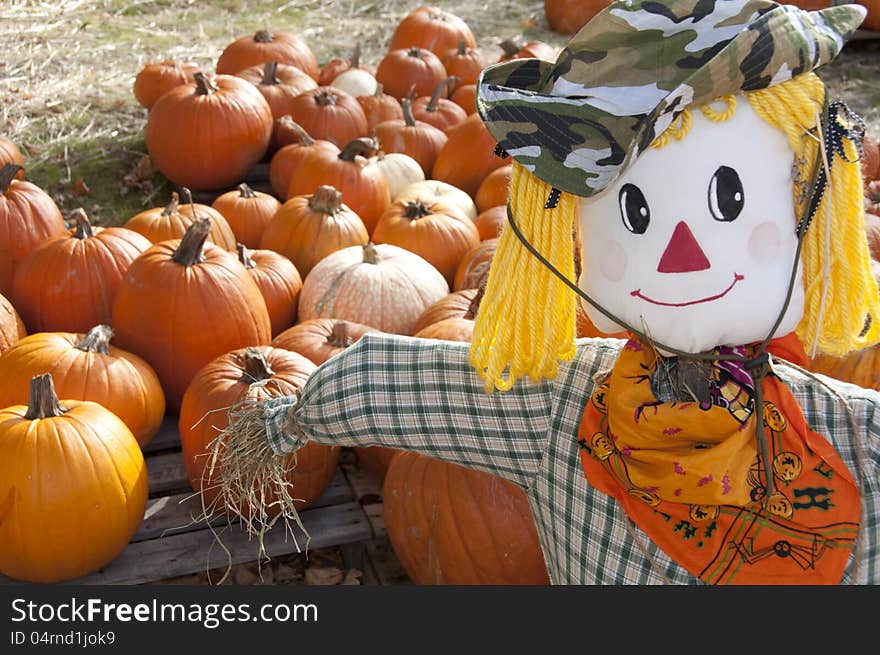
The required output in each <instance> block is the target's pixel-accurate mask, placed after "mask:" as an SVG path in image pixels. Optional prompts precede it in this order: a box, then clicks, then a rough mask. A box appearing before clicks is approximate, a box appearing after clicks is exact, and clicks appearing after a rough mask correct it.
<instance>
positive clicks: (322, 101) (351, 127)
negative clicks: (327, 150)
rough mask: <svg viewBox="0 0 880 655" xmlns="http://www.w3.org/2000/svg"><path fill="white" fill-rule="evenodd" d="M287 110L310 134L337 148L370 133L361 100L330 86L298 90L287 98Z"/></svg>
mask: <svg viewBox="0 0 880 655" xmlns="http://www.w3.org/2000/svg"><path fill="white" fill-rule="evenodd" d="M287 114H289V115H290V117H291V118H292V119H293V120H294V121H296V122H297V123H298V124H299V125H300V126H302V128H303V129H304V130H305V131H306V132H308V133H309V134H311V135H312V137H313V138H315V139H324V140H325V141H329V142H330V143H333V144H335V145H337V146H339V147H340V148H341V147H342V146H344V145H345V144H346V143H348V142H349V141H351V140H352V139H357V138H358V137H362V136H367V134H368V133H369V127H368V125H367V116H366V114H364V110H363V108H362V107H361V105H360V103H359V102H358V101H357V100H356V99H355V97H354V96H353V95H351V94H350V93H348V92H346V91H343V90H342V89H337V88H336V87H333V86H318V87H315V88H314V89H309V90H308V91H304V92H302V93H300V94H299V95H298V96H296V97H295V98H294V99H293V100H291V101H290V109H289V110H288V111H287Z"/></svg>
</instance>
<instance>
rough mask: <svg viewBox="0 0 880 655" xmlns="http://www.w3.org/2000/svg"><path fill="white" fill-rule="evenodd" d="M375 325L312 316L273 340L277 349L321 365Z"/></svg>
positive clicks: (372, 330) (371, 330) (373, 330)
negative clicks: (291, 352) (290, 352)
mask: <svg viewBox="0 0 880 655" xmlns="http://www.w3.org/2000/svg"><path fill="white" fill-rule="evenodd" d="M375 331H376V330H375V328H371V327H370V326H369V325H363V324H362V323H355V322H354V321H346V320H343V319H338V318H312V319H309V320H307V321H300V322H299V323H297V324H296V325H294V326H293V327H290V328H287V329H286V330H284V332H282V333H281V334H279V335H278V336H276V337H275V338H274V339H272V345H273V346H274V347H275V348H283V349H284V350H291V351H293V352H295V353H299V354H300V355H302V356H303V357H307V358H308V359H310V360H311V361H312V362H314V363H315V365H317V366H320V365H321V364H323V363H324V362H326V361H327V360H328V359H330V358H331V357H333V356H334V355H338V354H339V353H341V352H342V351H343V350H345V349H346V348H348V347H349V346H350V345H351V344H353V343H355V342H356V341H357V340H358V339H360V338H361V337H362V336H364V335H365V334H366V333H367V332H375Z"/></svg>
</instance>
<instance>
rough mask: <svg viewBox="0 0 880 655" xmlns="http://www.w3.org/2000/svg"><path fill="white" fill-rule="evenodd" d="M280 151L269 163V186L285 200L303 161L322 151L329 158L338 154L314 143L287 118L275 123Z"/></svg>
mask: <svg viewBox="0 0 880 655" xmlns="http://www.w3.org/2000/svg"><path fill="white" fill-rule="evenodd" d="M275 127H276V134H277V136H278V144H279V148H278V150H277V151H276V152H275V154H274V155H272V160H271V161H270V162H269V184H270V185H271V186H272V191H274V192H275V195H276V196H278V197H279V198H281V200H282V201H284V200H287V197H288V196H287V189H288V188H290V182H291V180H292V179H293V178H295V177H297V175H298V174H299V171H300V169H301V166H302V164H303V161H304V160H305V159H306V158H307V157H308V155H309V154H310V153H311V152H314V151H316V150H325V151H327V152H328V153H330V154H332V155H338V154H339V147H338V146H337V145H336V144H335V143H330V142H329V141H325V140H324V139H313V138H312V136H311V135H310V134H309V133H308V132H306V131H305V130H304V129H303V128H302V126H301V125H298V124H297V123H296V122H295V121H294V120H293V119H292V118H291V117H290V116H282V117H281V118H279V119H278V120H277V121H275Z"/></svg>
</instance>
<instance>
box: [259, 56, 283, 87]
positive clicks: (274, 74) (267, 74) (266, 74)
mask: <svg viewBox="0 0 880 655" xmlns="http://www.w3.org/2000/svg"><path fill="white" fill-rule="evenodd" d="M260 84H281V81H280V80H279V79H278V62H277V61H268V62H266V65H265V66H264V67H263V79H262V80H260Z"/></svg>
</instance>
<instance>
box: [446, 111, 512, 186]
mask: <svg viewBox="0 0 880 655" xmlns="http://www.w3.org/2000/svg"><path fill="white" fill-rule="evenodd" d="M446 135H447V136H448V137H449V139H448V140H447V141H446V145H444V146H443V148H441V149H440V152H439V153H438V154H437V160H436V161H435V162H434V169H433V171H432V172H431V177H432V178H433V179H435V180H441V181H443V182H448V183H449V184H451V185H452V186H455V187H458V188H459V189H462V190H463V191H465V192H466V193H467V194H468V195H470V196H472V197H473V196H475V195H476V193H477V190H478V189H479V188H480V184H481V183H482V181H483V180H484V179H486V176H487V175H489V173H491V172H492V171H494V170H495V169H496V168H501V167H502V166H506V165H507V164H509V163H510V160H509V158H507V157H503V158H502V157H499V156H497V155H496V154H495V148H496V146H497V145H498V143H497V142H496V141H495V138H494V137H493V136H492V134H491V133H490V132H489V130H488V129H487V128H486V126H485V125H484V124H483V119H481V118H480V115H479V114H471V115H470V116H468V117H467V118H466V119H465V120H463V121H462V122H461V123H459V124H458V125H455V126H453V127H450V128H449V130H447V132H446Z"/></svg>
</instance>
